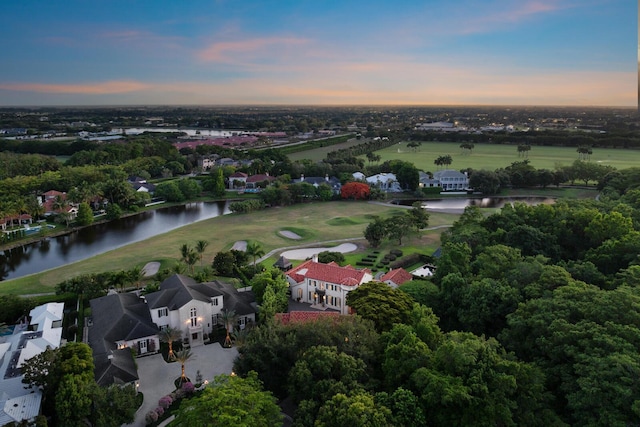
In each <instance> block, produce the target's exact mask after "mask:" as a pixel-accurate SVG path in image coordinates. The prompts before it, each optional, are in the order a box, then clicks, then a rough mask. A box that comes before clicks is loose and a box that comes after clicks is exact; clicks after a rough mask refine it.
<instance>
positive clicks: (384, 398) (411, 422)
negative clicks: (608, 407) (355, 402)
mask: <svg viewBox="0 0 640 427" xmlns="http://www.w3.org/2000/svg"><path fill="white" fill-rule="evenodd" d="M375 400H376V403H378V404H379V405H380V406H383V407H386V408H389V410H390V411H391V419H390V421H389V424H391V425H394V426H403V427H422V426H425V425H428V424H427V419H426V417H425V414H424V413H423V411H422V408H421V407H420V402H419V401H418V397H417V396H416V395H415V394H413V392H412V391H411V390H407V389H404V388H402V387H399V388H397V389H395V390H394V391H393V393H386V392H381V393H377V394H376V395H375Z"/></svg>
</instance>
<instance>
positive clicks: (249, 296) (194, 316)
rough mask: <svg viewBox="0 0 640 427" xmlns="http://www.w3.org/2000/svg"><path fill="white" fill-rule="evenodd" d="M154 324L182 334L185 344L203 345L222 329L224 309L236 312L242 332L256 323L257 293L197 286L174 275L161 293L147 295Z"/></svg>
mask: <svg viewBox="0 0 640 427" xmlns="http://www.w3.org/2000/svg"><path fill="white" fill-rule="evenodd" d="M145 299H146V302H147V306H148V309H149V312H150V313H151V321H152V322H153V323H154V324H155V325H156V326H157V327H158V328H159V329H165V328H167V327H169V326H170V327H172V328H174V329H179V330H180V331H182V337H183V340H184V342H185V343H188V344H189V345H191V346H197V345H203V344H204V340H205V337H206V335H208V334H209V333H211V332H212V331H213V330H214V328H217V327H221V326H222V324H221V323H220V314H221V313H222V310H223V309H224V310H229V311H230V310H233V311H234V312H235V313H236V315H237V316H238V320H237V326H238V327H239V328H240V329H244V327H245V326H246V325H247V324H249V323H252V322H255V320H256V312H257V306H256V304H255V297H254V296H253V292H250V291H245V292H239V291H238V290H237V289H235V288H234V287H233V286H232V285H230V284H228V283H222V282H218V281H215V282H208V283H197V282H196V281H195V280H193V279H192V278H190V277H187V276H183V275H181V274H174V275H173V276H171V277H169V278H168V279H166V280H165V281H163V282H162V283H161V284H160V290H159V291H157V292H153V293H150V294H148V295H146V296H145Z"/></svg>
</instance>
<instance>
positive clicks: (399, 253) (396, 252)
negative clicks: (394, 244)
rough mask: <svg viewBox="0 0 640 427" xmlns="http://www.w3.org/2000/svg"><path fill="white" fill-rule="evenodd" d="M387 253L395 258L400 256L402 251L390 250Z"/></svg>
mask: <svg viewBox="0 0 640 427" xmlns="http://www.w3.org/2000/svg"><path fill="white" fill-rule="evenodd" d="M389 253H391V254H392V255H395V256H396V257H401V256H402V251H401V250H400V249H391V250H390V251H389Z"/></svg>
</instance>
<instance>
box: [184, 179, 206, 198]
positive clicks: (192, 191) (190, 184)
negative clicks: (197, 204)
mask: <svg viewBox="0 0 640 427" xmlns="http://www.w3.org/2000/svg"><path fill="white" fill-rule="evenodd" d="M178 188H179V189H180V192H181V193H182V195H183V196H184V199H185V200H192V199H195V198H196V197H198V196H199V195H200V192H201V191H202V189H201V188H200V184H199V183H198V181H196V180H195V179H191V178H186V179H181V180H179V181H178Z"/></svg>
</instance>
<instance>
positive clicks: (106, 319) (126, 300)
mask: <svg viewBox="0 0 640 427" xmlns="http://www.w3.org/2000/svg"><path fill="white" fill-rule="evenodd" d="M90 304H91V314H92V324H91V326H90V327H89V345H90V346H91V348H92V350H93V360H94V364H95V371H94V372H95V376H96V381H101V382H103V383H104V385H107V384H111V383H113V381H116V379H118V380H117V381H120V380H122V381H124V382H129V381H134V380H135V379H137V373H136V370H135V365H134V364H133V359H132V360H131V364H129V362H128V360H126V358H125V357H124V356H123V355H122V354H124V353H122V354H120V355H118V356H116V354H117V353H118V350H117V349H116V348H117V345H116V342H117V341H128V340H134V339H138V338H144V337H149V336H153V335H156V334H157V333H158V328H157V327H156V325H155V324H154V323H153V322H152V321H151V314H150V312H149V309H148V308H147V304H145V302H144V301H143V300H141V299H140V298H138V296H137V295H135V294H132V293H124V294H113V295H107V296H104V297H100V298H94V299H92V300H91V302H90ZM124 350H126V351H128V352H129V358H131V356H130V354H131V353H130V352H131V350H130V349H124ZM110 355H113V356H114V357H113V358H112V359H109V356H110ZM133 375H135V378H132V376H133ZM108 381H111V382H108ZM101 385H102V384H101Z"/></svg>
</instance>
